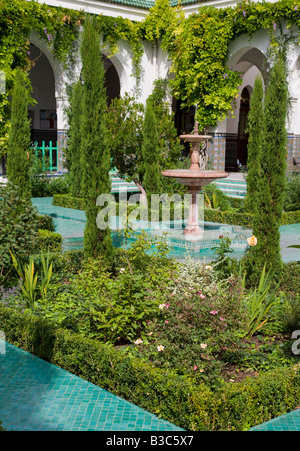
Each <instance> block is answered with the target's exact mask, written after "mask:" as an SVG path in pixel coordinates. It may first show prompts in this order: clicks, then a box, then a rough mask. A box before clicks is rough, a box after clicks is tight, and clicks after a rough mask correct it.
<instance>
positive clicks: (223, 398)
mask: <svg viewBox="0 0 300 451" xmlns="http://www.w3.org/2000/svg"><path fill="white" fill-rule="evenodd" d="M0 329H1V330H3V331H4V333H5V334H6V340H7V341H8V342H9V343H11V344H14V345H16V346H18V347H20V348H22V349H24V350H26V351H28V352H30V353H32V354H34V355H36V356H38V357H40V358H42V359H45V360H47V361H49V362H51V363H53V364H55V365H58V366H59V367H61V368H63V369H65V370H67V371H69V372H71V373H73V374H76V375H77V376H79V377H82V378H83V379H85V380H88V381H90V382H92V383H94V384H96V385H98V386H100V387H102V388H104V389H106V390H108V391H110V392H112V393H114V394H115V395H117V396H120V397H122V398H125V399H127V400H128V401H130V402H132V403H134V404H136V405H138V406H140V407H142V408H144V409H146V410H148V411H150V412H152V413H154V414H155V415H158V416H160V417H161V418H164V419H165V420H167V421H170V422H172V423H174V424H176V425H178V426H180V427H182V428H183V429H185V430H191V431H200V430H208V431H215V430H219V431H220V430H223V431H228V430H247V429H249V428H250V427H253V426H254V425H256V424H261V423H263V422H265V421H267V420H269V419H271V418H274V417H276V416H279V415H282V414H284V413H286V412H288V411H290V410H292V409H294V408H295V407H296V405H297V404H298V403H299V399H300V371H299V369H298V368H290V369H288V368H278V370H276V371H272V372H268V373H265V374H262V375H259V376H257V377H256V378H247V379H246V380H245V381H244V382H241V383H233V384H230V383H226V384H225V383H224V385H223V386H222V387H221V388H219V389H215V390H214V391H212V390H211V389H210V388H209V387H207V386H206V385H204V384H198V385H196V384H194V383H193V381H192V380H190V379H189V378H187V377H182V376H178V375H177V374H176V373H175V372H173V371H167V370H161V369H158V368H154V367H153V366H152V365H151V364H149V363H148V362H145V361H141V360H140V359H135V358H133V357H129V356H127V355H125V354H124V352H123V351H122V350H117V349H115V348H113V347H112V346H108V345H105V344H103V343H98V342H97V341H95V340H89V339H86V338H83V337H81V336H79V335H77V334H74V333H70V332H68V331H65V330H62V329H59V330H57V329H54V327H53V326H51V325H50V324H48V323H47V322H46V321H45V320H44V319H41V318H36V317H33V316H32V315H30V314H28V313H23V314H20V313H17V312H15V311H14V310H11V309H8V308H6V307H3V306H0Z"/></svg>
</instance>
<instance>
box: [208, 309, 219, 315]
mask: <svg viewBox="0 0 300 451" xmlns="http://www.w3.org/2000/svg"><path fill="white" fill-rule="evenodd" d="M209 313H210V314H211V315H217V313H218V310H211V311H210V312H209Z"/></svg>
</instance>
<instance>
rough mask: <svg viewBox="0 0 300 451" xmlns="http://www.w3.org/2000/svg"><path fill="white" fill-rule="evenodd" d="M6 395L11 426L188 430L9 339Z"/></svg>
mask: <svg viewBox="0 0 300 451" xmlns="http://www.w3.org/2000/svg"><path fill="white" fill-rule="evenodd" d="M0 399H1V403H0V421H1V422H2V427H4V428H5V429H7V430H15V431H182V430H183V429H181V428H179V427H177V426H175V425H174V424H171V423H169V422H167V421H164V420H162V419H159V418H157V417H156V416H155V415H153V414H151V413H149V412H147V411H146V410H143V409H141V408H139V407H137V406H135V405H134V404H131V403H130V402H128V401H125V400H123V399H121V398H119V397H118V396H115V395H113V394H112V393H109V392H108V391H106V390H104V389H102V388H100V387H97V386H96V385H93V384H91V383H89V382H87V381H84V380H83V379H81V378H79V377H77V376H74V375H73V374H71V373H68V372H67V371H65V370H62V369H61V368H58V367H57V366H55V365H52V364H51V363H48V362H46V361H44V360H41V359H39V358H37V357H35V356H33V355H31V354H29V353H28V352H25V351H23V350H21V349H19V348H17V347H15V346H12V345H11V344H9V343H6V354H4V355H0Z"/></svg>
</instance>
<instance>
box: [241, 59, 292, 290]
mask: <svg viewBox="0 0 300 451" xmlns="http://www.w3.org/2000/svg"><path fill="white" fill-rule="evenodd" d="M287 102H288V88H287V78H286V66H285V61H284V57H283V56H282V55H278V56H277V58H276V60H275V63H274V66H273V67H272V69H271V71H270V79H269V84H268V86H267V89H266V94H265V102H264V120H263V133H264V139H263V153H262V155H261V170H260V179H259V183H258V190H257V191H258V196H257V199H258V208H257V212H256V214H255V217H254V223H253V234H254V235H255V236H256V237H257V245H256V246H255V247H253V248H251V249H250V252H249V254H248V263H249V264H250V267H251V272H252V275H251V277H250V278H251V279H252V282H254V281H257V280H258V278H259V275H260V273H261V270H262V268H263V265H264V264H266V266H267V268H269V269H270V270H272V271H273V273H274V276H275V278H278V277H279V276H280V271H281V267H282V260H281V254H280V232H279V226H280V224H281V215H282V211H283V201H284V192H285V180H286V151H287V150H286V146H287V132H286V119H287Z"/></svg>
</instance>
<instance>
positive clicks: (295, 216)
mask: <svg viewBox="0 0 300 451" xmlns="http://www.w3.org/2000/svg"><path fill="white" fill-rule="evenodd" d="M240 202H242V201H241V199H237V204H240ZM232 203H233V204H234V203H235V202H234V201H232ZM53 205H57V206H59V207H66V208H75V209H77V210H84V209H85V203H84V199H81V198H79V197H73V196H71V195H68V194H57V195H55V196H54V197H53ZM204 219H205V221H208V222H216V223H219V224H232V225H240V226H243V227H249V228H251V227H252V223H253V214H252V213H241V212H237V211H222V210H214V209H212V208H205V210H204ZM281 223H282V225H287V224H298V223H300V211H285V212H283V214H282V219H281Z"/></svg>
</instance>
